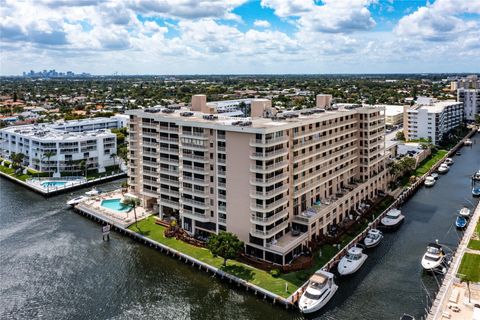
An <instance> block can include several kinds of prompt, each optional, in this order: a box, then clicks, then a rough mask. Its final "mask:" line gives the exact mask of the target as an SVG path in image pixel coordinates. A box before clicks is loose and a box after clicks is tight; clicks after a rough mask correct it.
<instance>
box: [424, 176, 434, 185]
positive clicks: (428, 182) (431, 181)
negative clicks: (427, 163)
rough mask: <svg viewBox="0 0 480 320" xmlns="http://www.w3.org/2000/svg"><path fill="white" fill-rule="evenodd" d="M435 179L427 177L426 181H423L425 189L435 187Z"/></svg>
mask: <svg viewBox="0 0 480 320" xmlns="http://www.w3.org/2000/svg"><path fill="white" fill-rule="evenodd" d="M435 182H436V180H435V178H434V177H432V176H428V177H427V178H426V179H425V182H424V183H423V184H424V185H425V186H426V187H433V186H434V185H435Z"/></svg>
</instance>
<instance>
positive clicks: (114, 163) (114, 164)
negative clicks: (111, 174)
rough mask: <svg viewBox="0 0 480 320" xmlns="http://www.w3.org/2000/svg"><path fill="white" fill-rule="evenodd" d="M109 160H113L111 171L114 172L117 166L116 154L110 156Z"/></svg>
mask: <svg viewBox="0 0 480 320" xmlns="http://www.w3.org/2000/svg"><path fill="white" fill-rule="evenodd" d="M110 159H113V170H115V166H116V165H117V154H116V153H112V154H110Z"/></svg>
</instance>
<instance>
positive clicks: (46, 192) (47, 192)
mask: <svg viewBox="0 0 480 320" xmlns="http://www.w3.org/2000/svg"><path fill="white" fill-rule="evenodd" d="M0 177H4V178H6V179H9V180H11V181H13V182H15V183H17V184H20V185H22V186H24V187H25V188H27V189H29V190H31V191H33V192H36V193H39V194H41V195H42V196H44V197H47V198H48V197H52V196H56V195H59V194H62V193H68V192H71V191H74V190H77V189H82V188H87V187H92V186H95V185H98V184H101V183H105V182H109V181H113V180H117V179H121V178H126V177H127V174H126V173H125V172H120V173H117V174H113V175H110V176H106V177H99V178H96V179H92V180H85V179H84V180H82V181H80V180H77V181H75V182H72V183H71V184H66V185H65V186H61V187H51V188H48V189H46V188H44V187H43V186H41V185H40V184H39V183H38V182H34V183H30V181H29V180H27V181H26V182H25V181H22V180H19V179H17V178H15V177H12V176H10V175H8V174H6V173H4V172H1V171H0ZM32 180H34V181H37V178H35V179H32ZM55 180H57V181H67V180H68V177H63V178H43V179H41V181H40V183H41V182H43V181H55Z"/></svg>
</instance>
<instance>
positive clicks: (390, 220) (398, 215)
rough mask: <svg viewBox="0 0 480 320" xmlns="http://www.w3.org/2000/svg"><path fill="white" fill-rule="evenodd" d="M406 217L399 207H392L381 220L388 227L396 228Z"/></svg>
mask: <svg viewBox="0 0 480 320" xmlns="http://www.w3.org/2000/svg"><path fill="white" fill-rule="evenodd" d="M404 219H405V216H404V215H403V214H402V211H400V210H399V209H391V210H390V211H388V212H387V214H386V215H385V217H383V218H382V220H380V222H381V223H382V225H383V226H385V227H387V228H395V227H397V226H399V225H400V224H401V223H402V222H403V220H404Z"/></svg>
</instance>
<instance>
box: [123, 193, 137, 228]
mask: <svg viewBox="0 0 480 320" xmlns="http://www.w3.org/2000/svg"><path fill="white" fill-rule="evenodd" d="M123 203H124V204H125V205H127V206H130V207H132V208H133V216H134V217H135V226H137V211H136V208H137V206H139V205H140V199H138V198H133V197H129V198H126V199H125V201H124V202H123Z"/></svg>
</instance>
